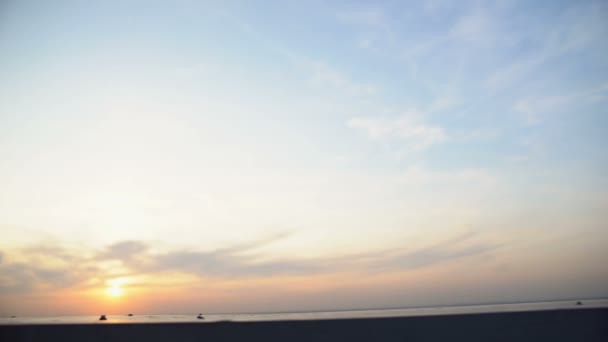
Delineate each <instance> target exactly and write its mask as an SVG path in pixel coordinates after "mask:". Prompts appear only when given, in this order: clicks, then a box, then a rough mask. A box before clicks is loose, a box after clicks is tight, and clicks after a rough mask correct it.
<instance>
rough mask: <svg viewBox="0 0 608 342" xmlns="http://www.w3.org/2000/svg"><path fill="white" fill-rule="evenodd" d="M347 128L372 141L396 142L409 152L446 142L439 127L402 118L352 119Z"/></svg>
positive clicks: (445, 136) (444, 135)
mask: <svg viewBox="0 0 608 342" xmlns="http://www.w3.org/2000/svg"><path fill="white" fill-rule="evenodd" d="M346 126H347V127H350V128H353V129H357V130H362V131H363V132H364V133H366V135H367V136H368V137H369V138H371V139H373V140H396V141H400V142H402V143H404V144H406V145H407V147H408V148H409V149H410V150H413V151H421V150H424V149H427V148H429V147H431V146H433V145H437V144H441V143H443V142H445V141H446V140H447V138H448V137H447V134H446V133H445V132H444V130H443V128H442V127H440V126H434V125H430V124H426V123H423V122H420V121H415V120H413V119H411V118H409V117H406V116H403V117H399V118H395V119H387V118H352V119H350V120H348V121H347V123H346Z"/></svg>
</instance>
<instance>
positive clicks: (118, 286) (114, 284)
mask: <svg viewBox="0 0 608 342" xmlns="http://www.w3.org/2000/svg"><path fill="white" fill-rule="evenodd" d="M124 283H125V279H124V278H116V279H110V280H108V281H107V282H106V284H107V286H108V287H107V288H106V296H108V297H120V296H122V295H123V294H124V290H123V289H122V285H123V284H124Z"/></svg>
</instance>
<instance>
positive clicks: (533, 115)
mask: <svg viewBox="0 0 608 342" xmlns="http://www.w3.org/2000/svg"><path fill="white" fill-rule="evenodd" d="M607 99H608V84H601V85H598V86H595V87H592V88H590V89H586V90H583V91H579V92H574V93H569V94H562V95H548V96H535V97H525V98H522V99H519V100H517V101H516V102H515V103H514V104H513V109H514V110H515V111H516V112H517V113H519V114H521V115H522V119H523V123H524V124H526V125H535V124H538V123H540V122H541V121H542V120H543V119H545V118H546V117H547V115H550V114H552V113H556V112H560V111H563V110H567V109H568V108H570V107H571V106H573V105H576V106H581V105H586V104H589V103H596V102H601V101H605V100H607Z"/></svg>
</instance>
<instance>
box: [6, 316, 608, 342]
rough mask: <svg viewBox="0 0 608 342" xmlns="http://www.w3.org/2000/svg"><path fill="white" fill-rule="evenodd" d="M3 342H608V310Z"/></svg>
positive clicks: (119, 328)
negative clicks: (607, 341)
mask: <svg viewBox="0 0 608 342" xmlns="http://www.w3.org/2000/svg"><path fill="white" fill-rule="evenodd" d="M0 340H2V341H148V342H151V341H184V342H185V341H317V342H318V341H399V342H403V341H460V340H462V341H598V342H599V341H606V340H608V308H590V309H560V310H545V311H529V312H502V313H475V314H454V315H438V316H420V317H389V318H368V319H360V318H358V319H327V320H293V321H262V322H228V321H227V322H212V323H208V322H204V321H202V322H200V323H135V324H131V323H126V324H38V325H36V324H31V325H25V324H24V325H3V326H0Z"/></svg>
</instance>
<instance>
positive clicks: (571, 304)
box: [0, 299, 608, 325]
mask: <svg viewBox="0 0 608 342" xmlns="http://www.w3.org/2000/svg"><path fill="white" fill-rule="evenodd" d="M605 307H608V299H593V300H582V301H581V305H579V304H578V303H577V301H575V300H570V301H554V302H532V303H514V304H485V305H466V306H440V307H419V308H402V309H379V310H349V311H346V310H344V311H319V312H283V313H240V314H205V313H203V316H204V319H203V320H201V319H197V318H196V316H197V314H196V313H191V314H175V315H149V314H145V313H133V316H127V315H126V314H125V315H106V317H107V320H106V321H100V320H99V316H57V317H0V325H13V324H86V323H94V324H123V323H195V322H196V323H209V322H220V321H234V322H247V321H284V320H316V319H343V318H379V317H407V316H431V315H454V314H471V313H493V312H516V311H539V310H559V309H581V310H583V309H586V308H605Z"/></svg>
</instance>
